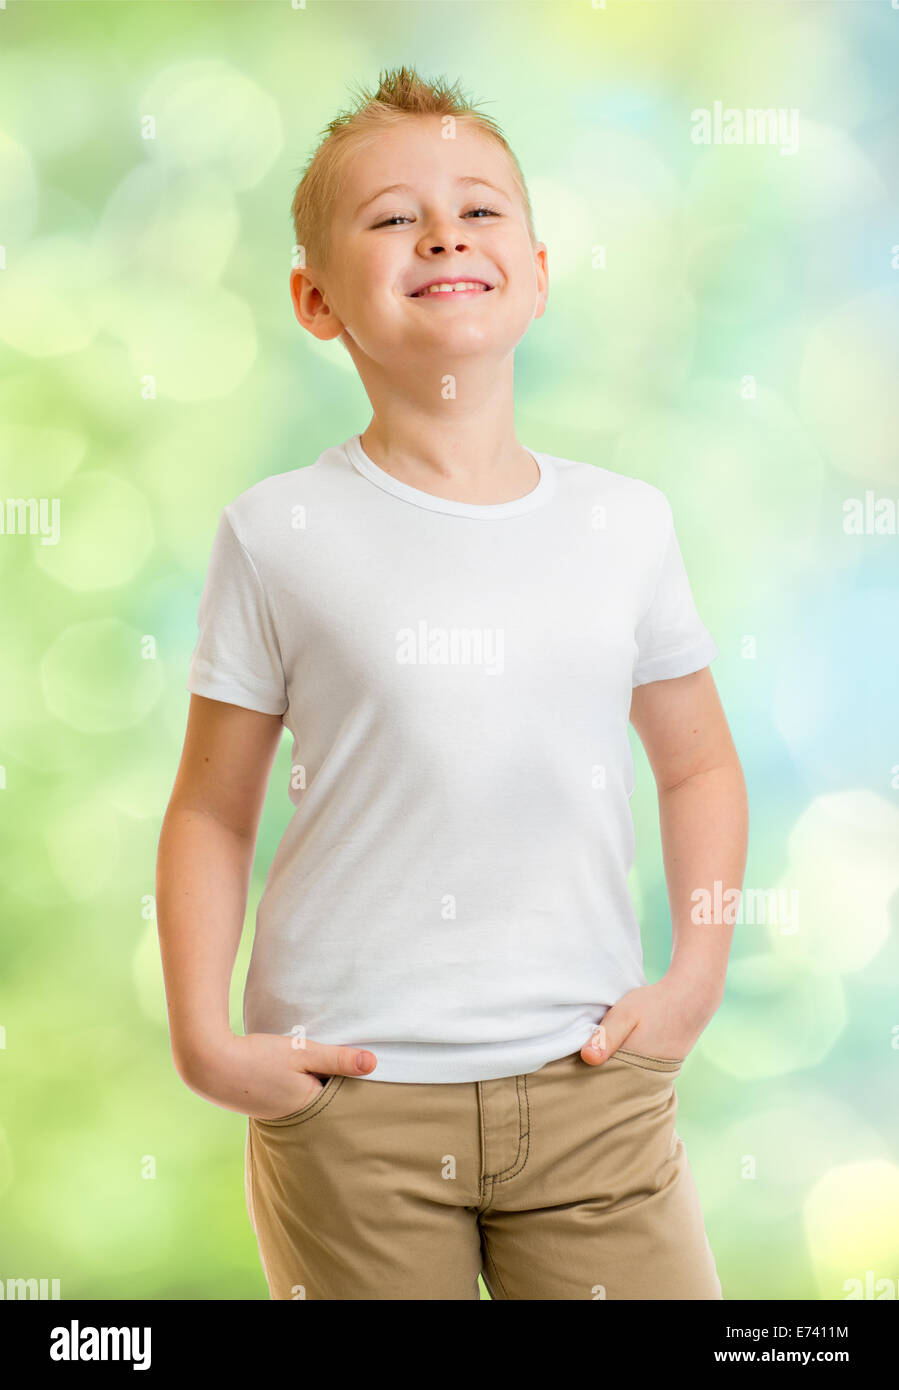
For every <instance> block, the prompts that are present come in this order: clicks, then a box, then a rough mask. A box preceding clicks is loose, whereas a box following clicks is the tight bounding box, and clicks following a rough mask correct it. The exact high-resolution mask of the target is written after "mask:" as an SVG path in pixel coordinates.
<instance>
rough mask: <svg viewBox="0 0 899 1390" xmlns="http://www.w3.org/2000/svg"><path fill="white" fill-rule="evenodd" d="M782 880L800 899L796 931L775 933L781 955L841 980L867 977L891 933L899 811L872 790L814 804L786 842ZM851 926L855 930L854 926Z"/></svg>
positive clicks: (898, 878)
mask: <svg viewBox="0 0 899 1390" xmlns="http://www.w3.org/2000/svg"><path fill="white" fill-rule="evenodd" d="M787 851H788V854H789V862H788V864H787V868H786V870H785V871H784V873H783V876H782V878H781V886H782V887H783V890H784V892H785V893H786V894H790V893H793V892H795V894H796V904H797V907H798V913H797V917H798V922H797V929H796V930H795V931H789V932H784V931H781V930H780V928H779V927H778V926H776V925H772V927H771V928H770V935H771V940H772V944H773V945H774V946H775V949H777V950H779V951H784V952H793V953H796V954H797V955H798V956H805V957H807V958H809V960H811V961H814V963H815V965H816V966H817V967H818V968H821V969H831V970H835V971H839V972H840V973H850V972H853V971H857V970H862V969H864V967H865V966H866V965H868V964H870V962H871V961H872V960H873V959H874V957H875V956H876V955H877V954H878V952H879V951H880V950H881V949H882V948H883V946H884V945H885V944H886V942H887V939H888V938H889V934H890V900H891V899H892V897H893V894H894V893H895V892H896V890H897V889H899V809H897V808H896V807H895V806H894V805H892V804H891V803H890V802H889V801H887V800H886V799H885V798H884V797H882V796H878V795H877V794H876V793H875V792H872V791H866V790H855V791H843V792H834V793H832V794H831V795H829V796H819V797H816V798H815V800H814V801H812V802H811V803H810V805H808V806H807V807H806V808H805V809H804V811H803V812H802V815H801V816H800V818H799V820H798V821H797V823H796V825H795V827H794V829H793V830H792V832H791V833H790V836H789V839H788V840H787ZM850 924H851V925H850Z"/></svg>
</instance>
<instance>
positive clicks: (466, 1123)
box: [246, 1049, 723, 1300]
mask: <svg viewBox="0 0 899 1390" xmlns="http://www.w3.org/2000/svg"><path fill="white" fill-rule="evenodd" d="M680 1065H681V1064H680V1063H679V1062H676V1061H671V1060H668V1059H663V1058H655V1057H645V1056H643V1055H642V1054H638V1053H636V1052H628V1051H624V1050H623V1049H619V1051H618V1052H617V1053H615V1054H614V1055H613V1056H612V1057H610V1058H609V1059H608V1061H606V1062H604V1063H603V1064H602V1065H601V1066H598V1067H592V1066H590V1065H589V1064H588V1063H587V1062H585V1061H584V1060H583V1059H582V1057H581V1056H580V1053H579V1052H575V1053H573V1054H571V1055H570V1056H567V1057H562V1058H560V1059H559V1060H558V1061H555V1062H548V1063H547V1064H546V1066H544V1067H541V1068H540V1069H539V1071H535V1072H531V1073H530V1074H529V1075H526V1076H507V1077H502V1078H500V1079H498V1080H493V1081H468V1082H451V1083H448V1084H416V1083H407V1082H402V1083H400V1082H389V1081H369V1080H363V1079H360V1078H358V1077H344V1076H333V1077H330V1078H329V1079H328V1081H326V1082H325V1085H324V1087H323V1089H322V1090H321V1091H320V1092H319V1094H318V1095H316V1096H315V1098H314V1099H313V1100H312V1101H311V1102H310V1103H309V1104H308V1105H306V1106H304V1107H303V1109H302V1110H299V1111H297V1112H296V1113H295V1114H294V1115H287V1116H284V1117H283V1118H279V1119H276V1120H257V1119H250V1120H249V1121H248V1132H247V1147H246V1194H247V1208H248V1211H249V1214H250V1221H251V1223H252V1225H253V1228H254V1230H255V1233H256V1239H257V1242H258V1245H259V1253H260V1257H261V1260H262V1266H263V1269H264V1272H265V1277H266V1280H267V1282H268V1286H269V1293H270V1296H271V1297H272V1298H273V1299H295V1298H313V1299H346V1300H349V1299H416V1300H417V1299H477V1298H478V1297H479V1292H478V1275H479V1274H482V1275H483V1279H484V1283H485V1284H486V1286H487V1288H488V1290H489V1292H490V1295H491V1297H492V1298H494V1299H580V1298H586V1299H605V1298H609V1299H720V1298H722V1297H723V1295H722V1292H721V1285H720V1283H719V1281H718V1275H717V1273H716V1269H715V1261H714V1258H713V1256H712V1252H711V1249H710V1247H709V1243H708V1239H707V1237H706V1232H705V1227H704V1224H703V1218H702V1212H701V1209H700V1204H699V1197H698V1194H697V1190H696V1184H695V1182H694V1179H693V1174H692V1172H691V1170H690V1166H689V1164H688V1162H687V1155H686V1152H685V1150H684V1144H683V1140H682V1139H681V1138H680V1136H679V1135H678V1134H677V1132H676V1131H675V1128H674V1120H675V1113H676V1110H677V1096H676V1094H675V1081H676V1079H677V1073H678V1072H679V1071H680Z"/></svg>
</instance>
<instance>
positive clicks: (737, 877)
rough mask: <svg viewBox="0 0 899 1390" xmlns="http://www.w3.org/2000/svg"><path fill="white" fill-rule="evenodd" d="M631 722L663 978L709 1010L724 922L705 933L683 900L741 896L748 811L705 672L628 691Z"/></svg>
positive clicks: (726, 945)
mask: <svg viewBox="0 0 899 1390" xmlns="http://www.w3.org/2000/svg"><path fill="white" fill-rule="evenodd" d="M631 723H632V724H633V726H634V728H635V729H636V731H637V733H638V735H639V737H640V741H641V743H642V744H643V746H644V748H645V749H646V754H647V757H648V758H649V762H650V766H651V767H652V770H653V774H654V776H655V779H656V785H657V787H658V797H659V821H660V828H661V837H662V855H663V859H664V863H665V877H666V880H667V884H668V897H669V901H670V904H671V926H672V935H673V940H672V954H671V965H670V966H669V969H668V974H669V976H670V977H671V978H674V979H679V980H682V981H683V982H684V983H685V984H686V985H687V986H688V987H689V988H690V989H691V990H692V991H693V992H694V994H695V995H696V996H699V997H702V998H705V999H707V1000H709V1002H710V1003H713V1004H714V1005H715V1006H716V1007H717V1005H718V1004H719V1003H720V1002H721V996H722V994H723V993H724V979H725V972H726V970H727V960H728V955H729V953H730V945H731V938H732V937H733V924H732V922H729V921H727V920H726V917H725V920H721V921H716V922H714V924H713V925H705V924H704V923H702V922H695V921H692V920H691V916H692V913H693V911H694V906H695V901H694V898H693V896H692V894H693V893H694V891H695V890H696V889H703V890H705V891H706V892H707V893H708V895H709V898H710V900H711V901H712V902H713V903H714V902H716V901H719V900H720V901H723V902H724V903H725V904H726V903H727V902H728V901H729V900H728V898H727V897H726V894H727V892H728V890H736V891H737V893H739V892H740V891H742V887H743V875H744V873H745V869H746V852H747V840H748V833H749V806H748V800H747V796H746V783H745V780H744V777H743V769H742V767H741V766H740V760H739V758H738V756H737V750H736V748H735V747H734V742H733V739H732V737H731V733H730V729H729V728H728V724H727V720H726V718H725V715H724V710H723V709H722V708H721V701H720V700H719V698H718V691H717V690H716V688H715V682H714V679H713V677H712V673H711V671H710V670H709V668H708V667H707V666H706V667H704V668H703V669H702V670H701V671H696V672H694V673H693V674H692V675H689V676H679V677H677V678H676V679H674V680H667V681H651V682H650V683H649V684H648V685H641V686H637V687H636V689H635V691H634V695H633V700H632V703H631ZM716 883H717V884H718V885H719V889H718V895H719V896H718V898H716V896H715V884H716ZM733 901H734V902H735V903H736V902H738V901H739V898H733ZM721 915H722V917H724V916H725V915H724V914H721ZM732 915H733V914H732V912H729V913H727V916H732Z"/></svg>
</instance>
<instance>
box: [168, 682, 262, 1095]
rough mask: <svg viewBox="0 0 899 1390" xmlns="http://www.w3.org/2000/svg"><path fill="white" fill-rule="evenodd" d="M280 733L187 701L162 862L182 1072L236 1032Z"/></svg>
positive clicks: (218, 706)
mask: <svg viewBox="0 0 899 1390" xmlns="http://www.w3.org/2000/svg"><path fill="white" fill-rule="evenodd" d="M282 729H283V725H282V723H281V719H280V717H279V716H278V715H272V714H262V713H260V712H259V711H257V710H250V709H244V708H242V707H241V706H239V705H229V704H225V703H223V702H222V701H220V700H207V699H206V698H205V697H204V696H202V695H191V699H190V712H189V715H188V721H187V733H186V735H185V739H184V749H183V751H182V754H181V762H180V765H179V767H178V773H177V776H176V778H175V785H174V789H173V791H172V795H171V799H170V801H169V805H168V809H167V811H166V814H165V818H164V820H163V823H162V831H161V834H160V837H159V852H158V856H157V863H156V915H157V920H158V925H159V942H160V950H161V952H162V965H163V974H164V976H165V991H166V1000H167V1004H168V1014H169V1031H170V1036H171V1043H172V1055H173V1057H174V1060H175V1066H176V1067H177V1069H178V1071H179V1073H180V1074H181V1075H182V1076H184V1075H185V1072H188V1073H190V1072H191V1071H192V1070H193V1067H194V1064H195V1063H196V1062H197V1061H198V1060H201V1059H202V1057H203V1056H204V1054H205V1053H206V1052H207V1051H208V1050H209V1049H210V1048H211V1047H213V1046H214V1045H215V1044H216V1042H217V1040H221V1039H223V1038H224V1037H225V1036H229V1035H230V1032H231V1029H230V1015H229V1006H228V1000H229V994H230V988H231V975H232V972H233V970H234V961H235V959H236V956H237V950H238V947H239V945H240V937H241V932H242V930H243V922H244V914H245V912H246V905H247V893H248V889H249V881H250V873H251V871H252V867H253V857H254V854H255V848H256V835H257V831H258V828H259V818H260V815H261V813H262V805H263V802H264V800H265V791H266V787H267V785H268V779H269V776H270V774H271V769H272V764H273V762H274V758H275V754H276V752H277V749H278V743H279V740H280V737H281V733H282Z"/></svg>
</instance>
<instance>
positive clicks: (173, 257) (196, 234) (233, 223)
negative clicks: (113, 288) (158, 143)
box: [94, 164, 240, 285]
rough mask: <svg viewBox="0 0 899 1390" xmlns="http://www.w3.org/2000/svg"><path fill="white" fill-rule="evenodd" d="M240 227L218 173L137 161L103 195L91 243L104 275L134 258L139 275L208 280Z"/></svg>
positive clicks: (225, 257) (231, 196)
mask: <svg viewBox="0 0 899 1390" xmlns="http://www.w3.org/2000/svg"><path fill="white" fill-rule="evenodd" d="M239 229H240V217H239V214H238V210H237V204H236V202H235V198H234V193H233V191H232V189H231V188H230V187H229V186H228V184H227V183H225V182H224V180H223V179H222V178H220V177H219V176H217V175H215V174H207V173H204V172H203V171H202V170H201V171H200V172H199V173H186V172H182V171H180V170H177V169H174V170H173V169H170V168H167V167H165V166H164V165H160V164H139V165H137V166H136V167H135V168H133V169H130V170H129V171H128V173H127V174H126V175H125V176H124V178H122V179H121V180H120V182H119V184H118V186H117V187H116V188H115V189H114V190H113V192H112V194H111V196H110V197H109V199H108V200H107V202H106V206H105V207H104V209H103V212H102V214H101V216H100V218H99V221H98V223H97V227H96V232H95V237H94V246H95V250H96V254H97V259H98V262H99V263H100V265H102V267H103V271H104V274H105V275H106V276H112V275H115V274H121V273H123V272H124V271H125V270H127V268H128V267H129V266H130V265H132V264H137V265H139V266H140V268H141V272H142V273H143V274H145V275H154V274H155V275H158V276H160V277H161V278H163V279H165V280H175V279H181V280H184V281H187V282H188V283H190V284H193V285H196V284H213V283H214V282H215V281H216V280H218V279H219V277H220V276H221V274H222V271H223V270H224V268H225V265H226V263H227V261H228V258H229V257H230V255H231V253H232V251H233V250H234V246H235V244H236V242H237V237H238V232H239Z"/></svg>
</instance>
